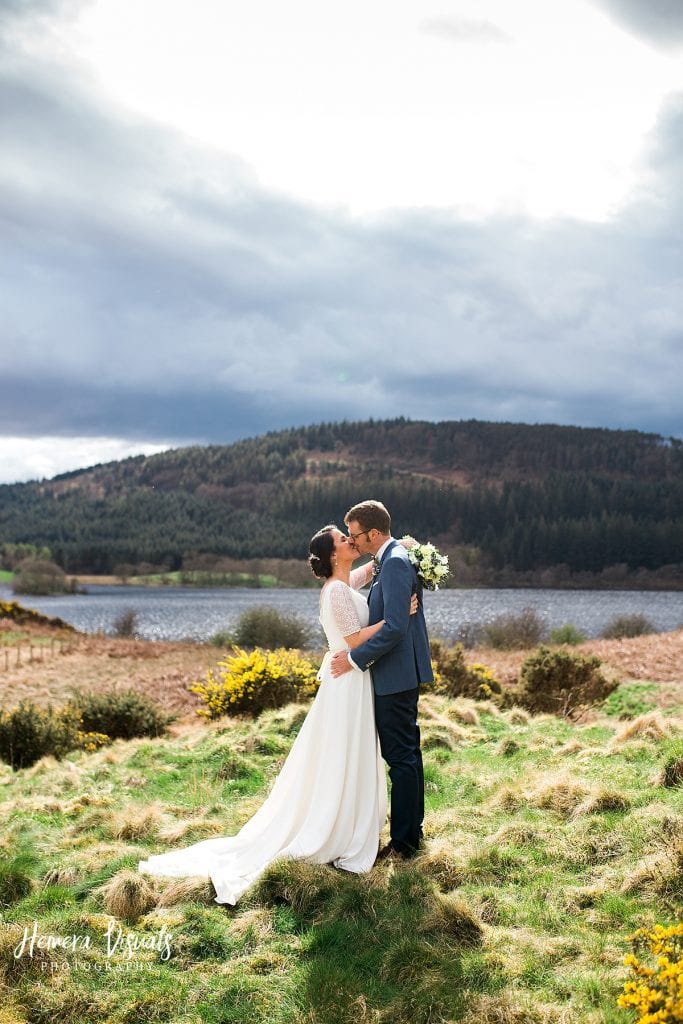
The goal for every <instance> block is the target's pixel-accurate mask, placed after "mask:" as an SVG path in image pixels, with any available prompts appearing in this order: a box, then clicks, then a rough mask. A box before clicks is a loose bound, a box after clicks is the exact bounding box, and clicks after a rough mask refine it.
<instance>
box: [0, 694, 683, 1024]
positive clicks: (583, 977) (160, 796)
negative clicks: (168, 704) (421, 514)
mask: <svg viewBox="0 0 683 1024" xmlns="http://www.w3.org/2000/svg"><path fill="white" fill-rule="evenodd" d="M304 711H305V709H302V708H301V707H299V706H295V705H292V706H290V707H289V708H286V709H283V710H282V711H279V712H268V713H266V714H264V715H263V716H262V717H261V719H260V720H258V721H257V722H255V723H254V722H251V721H246V720H221V721H219V722H216V723H211V724H199V723H197V724H194V723H190V724H186V725H182V726H179V727H178V728H177V730H176V734H175V735H173V736H171V737H170V738H166V739H157V740H134V741H128V742H123V741H117V742H116V743H114V744H113V746H111V747H109V748H104V749H102V750H100V751H98V752H96V753H94V754H85V753H74V754H71V755H69V756H68V757H67V758H66V759H65V760H64V761H62V762H56V761H54V760H52V759H44V760H42V761H40V762H38V763H37V764H36V765H34V766H33V767H32V768H30V769H25V770H23V771H20V772H17V773H15V774H14V775H12V774H11V772H10V771H9V769H3V768H2V767H0V783H2V784H1V785H0V801H1V804H0V807H1V808H2V815H3V820H4V825H3V830H2V839H1V840H0V850H1V853H2V859H1V860H0V901H3V902H4V909H3V911H2V915H3V916H2V925H0V979H1V980H2V981H3V982H4V985H5V986H7V987H5V988H3V989H0V993H1V998H2V999H3V1000H4V1006H5V1009H4V1010H0V1020H2V1022H3V1024H10V1022H12V1024H20V1022H21V1024H24V1022H30V1024H42V1022H45V1024H47V1022H48V1021H50V1022H51V1021H55V1020H59V1021H60V1022H61V1024H72V1022H73V1024H82V1022H84V1021H95V1020H97V1021H99V1022H101V1024H143V1022H146V1021H150V1022H152V1021H154V1022H166V1021H169V1022H171V1021H172V1022H174V1024H199V1022H207V1024H219V1022H221V1024H223V1022H243V1024H357V1022H361V1024H362V1022H368V1024H369V1022H380V1024H437V1022H440V1021H453V1022H455V1021H466V1022H468V1024H475V1022H477V1024H494V1022H498V1024H500V1022H502V1024H573V1022H576V1024H579V1022H581V1024H598V1022H600V1024H616V1022H623V1024H627V1022H628V1021H629V1020H632V1015H631V1014H629V1013H627V1012H625V1011H622V1010H619V1009H618V1008H617V1007H616V1006H615V998H616V996H617V994H618V993H619V991H620V990H621V987H622V985H623V982H624V979H625V977H626V973H627V972H626V969H625V968H624V966H623V963H622V961H623V956H624V954H625V953H626V952H627V951H628V949H629V946H628V943H627V936H628V935H629V934H630V933H631V932H632V931H633V930H634V929H635V928H637V927H641V926H643V925H650V924H654V923H656V922H660V923H668V922H671V921H673V920H674V918H675V915H676V913H677V908H680V902H681V897H682V896H683V847H682V846H681V842H682V839H681V836H682V835H683V789H681V788H680V787H678V788H666V787H664V786H663V785H662V782H661V769H662V766H663V763H664V760H665V758H666V753H667V750H668V749H670V744H671V742H672V740H671V738H670V737H671V736H673V735H674V733H675V732H676V730H679V731H680V729H681V722H680V720H679V721H678V723H676V720H675V719H674V718H673V717H671V716H670V715H669V716H666V715H662V714H661V713H655V714H654V715H651V716H649V717H645V718H643V719H639V720H636V721H635V722H630V723H624V722H620V721H617V720H614V719H610V718H607V717H597V718H596V719H595V720H594V721H592V722H590V723H587V724H584V725H581V724H578V725H577V724H572V723H570V722H568V721H565V720H562V719H559V718H555V717H551V716H547V715H543V716H536V717H530V716H528V715H527V714H526V713H525V712H523V711H521V710H515V709H513V710H511V711H505V712H501V711H499V710H498V709H497V708H495V707H493V706H489V705H487V704H481V703H478V704H474V703H473V702H468V701H463V700H460V701H455V702H453V701H449V700H447V699H445V698H438V697H435V696H433V695H432V696H425V697H424V698H423V701H422V717H423V722H424V728H423V741H424V747H425V764H426V781H427V800H428V811H427V818H426V834H427V846H426V850H425V852H424V854H422V855H421V856H420V857H418V858H417V859H416V860H415V861H413V862H411V863H409V864H405V865H399V866H397V867H392V866H386V865H383V866H377V867H375V868H374V869H373V870H372V871H371V872H370V873H369V874H368V875H366V876H361V877H355V876H351V875H347V874H345V873H340V872H336V871H334V870H333V869H332V868H329V867H327V866H311V865H304V864H295V863H291V864H279V865H276V866H274V867H273V869H272V870H271V871H270V872H269V873H268V874H267V875H266V876H265V878H264V879H263V880H262V882H261V883H260V884H259V885H258V886H257V887H255V888H254V889H253V890H252V891H251V892H250V893H249V894H248V895H247V896H246V897H245V898H244V900H243V901H242V902H241V903H240V904H239V905H238V907H237V908H235V909H232V908H228V907H224V906H219V905H217V904H215V903H214V902H213V893H212V890H211V886H210V884H207V883H204V882H202V881H201V880H199V881H196V882H186V881H182V882H176V881H171V880H162V879H157V880H154V879H147V880H145V879H141V878H140V877H139V876H135V877H134V878H133V879H131V875H130V872H131V870H133V871H134V869H135V867H136V865H137V862H138V860H139V859H141V858H143V857H145V856H146V855H147V854H148V853H153V852H161V851H163V850H166V849H169V848H171V847H173V846H177V845H188V844H189V843H192V842H195V841H197V840H199V839H201V838H205V837H208V836H213V835H220V834H223V833H231V832H233V831H235V830H237V829H238V828H239V827H240V825H241V824H242V823H243V822H245V821H246V820H247V819H248V818H249V816H250V815H251V814H252V813H253V811H254V810H255V809H256V808H257V807H258V806H259V804H260V802H261V801H262V799H263V797H264V794H265V793H266V792H267V790H268V787H269V785H270V783H271V782H272V779H273V777H274V775H275V773H276V772H277V770H278V767H279V765H280V764H281V763H282V760H283V758H284V757H285V756H286V753H287V751H288V749H289V747H290V745H291V742H292V740H293V737H294V735H295V734H296V731H297V729H298V727H299V725H300V723H301V720H302V716H303V714H304ZM136 904H137V906H136ZM126 914H128V917H126ZM34 921H35V922H37V929H38V932H39V933H41V934H43V935H46V934H48V933H49V934H52V935H59V936H62V937H64V936H72V935H75V936H81V937H87V938H88V939H89V948H82V947H83V939H82V938H81V940H80V948H77V949H64V948H60V949H54V950H47V949H42V950H39V949H37V948H36V950H35V955H34V957H33V958H31V957H30V956H29V955H28V954H27V953H26V952H25V951H24V953H22V955H21V956H20V957H19V958H18V959H17V958H15V957H14V956H13V954H12V950H13V949H14V948H15V947H16V946H17V944H18V943H20V942H21V941H22V936H23V934H24V929H25V928H27V927H28V928H29V931H30V930H31V929H32V928H33V922H34ZM119 927H120V929H121V930H120V931H119V930H118V929H119ZM107 934H109V936H110V941H111V940H112V938H113V939H114V940H116V939H117V937H118V938H119V940H120V942H119V945H118V946H117V947H116V948H115V949H114V951H113V952H112V954H111V955H108V950H107ZM126 942H127V944H128V945H127V948H126ZM134 947H137V948H134ZM165 950H166V951H167V952H168V953H169V954H170V955H166V952H165ZM128 951H130V956H129V955H128Z"/></svg>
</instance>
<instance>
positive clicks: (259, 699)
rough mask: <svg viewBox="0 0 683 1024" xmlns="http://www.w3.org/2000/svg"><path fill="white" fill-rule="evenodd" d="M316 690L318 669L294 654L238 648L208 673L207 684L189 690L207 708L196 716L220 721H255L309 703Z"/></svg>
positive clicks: (194, 686) (199, 684)
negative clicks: (232, 718) (238, 718)
mask: <svg viewBox="0 0 683 1024" xmlns="http://www.w3.org/2000/svg"><path fill="white" fill-rule="evenodd" d="M317 687H318V680H317V674H316V670H315V668H314V667H313V666H312V664H311V663H310V661H307V660H306V659H305V658H302V657H301V656H300V655H298V654H295V653H294V652H293V651H288V650H286V649H285V648H280V649H278V650H274V651H267V650H265V651H264V650H261V649H260V648H256V649H255V650H253V651H250V652H247V651H244V650H241V649H240V648H239V647H238V648H236V651H235V654H233V655H230V656H228V657H227V658H224V659H223V661H219V662H218V665H217V668H216V671H215V672H214V670H213V669H209V670H208V672H207V673H206V682H205V683H195V684H194V685H193V686H191V687H190V690H191V692H192V693H196V694H197V696H198V697H199V698H200V700H202V701H203V702H204V704H205V705H206V707H203V708H199V710H198V711H197V714H199V715H202V716H203V717H205V718H220V717H221V716H222V715H241V714H248V715H253V716H254V717H256V716H257V715H259V714H260V713H261V712H262V711H265V710H266V708H279V707H282V706H283V705H284V704H289V703H291V702H292V701H301V700H308V699H309V698H310V697H312V696H313V694H314V693H315V692H316V689H317Z"/></svg>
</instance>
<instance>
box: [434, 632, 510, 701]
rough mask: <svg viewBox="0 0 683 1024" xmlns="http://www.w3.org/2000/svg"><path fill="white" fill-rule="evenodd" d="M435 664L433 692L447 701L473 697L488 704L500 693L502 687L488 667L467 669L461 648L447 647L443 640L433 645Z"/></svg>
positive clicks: (457, 645)
mask: <svg viewBox="0 0 683 1024" xmlns="http://www.w3.org/2000/svg"><path fill="white" fill-rule="evenodd" d="M430 653H431V656H432V663H433V665H434V667H435V668H436V672H435V682H434V687H433V689H434V691H435V692H436V693H443V694H444V695H445V696H447V697H471V698H473V699H474V700H489V699H490V698H491V697H492V696H493V695H494V694H499V693H500V692H501V687H500V683H499V682H498V681H497V680H496V679H495V678H494V676H493V673H492V672H491V670H490V669H488V668H487V667H486V666H485V665H479V664H476V665H467V664H466V663H465V650H464V647H463V645H462V644H456V645H455V646H454V647H446V646H444V644H442V643H441V641H440V640H432V642H431V644H430Z"/></svg>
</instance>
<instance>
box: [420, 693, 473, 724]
mask: <svg viewBox="0 0 683 1024" xmlns="http://www.w3.org/2000/svg"><path fill="white" fill-rule="evenodd" d="M423 703H424V702H423ZM444 714H445V715H446V717H447V718H450V719H451V720H452V721H454V722H459V723H460V725H479V722H480V718H479V712H478V710H477V707H476V705H475V703H474V701H468V700H465V699H464V698H463V699H459V700H456V701H454V702H453V704H451V705H450V706H448V707H446V709H445V711H444Z"/></svg>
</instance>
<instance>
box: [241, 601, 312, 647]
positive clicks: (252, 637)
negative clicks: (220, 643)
mask: <svg viewBox="0 0 683 1024" xmlns="http://www.w3.org/2000/svg"><path fill="white" fill-rule="evenodd" d="M308 639H309V637H308V627H307V625H306V623H304V622H302V621H301V620H300V619H298V618H296V616H292V615H282V614H281V613H280V612H279V611H278V610H277V608H270V607H268V606H267V605H258V606H257V607H255V608H249V609H247V611H245V612H243V613H242V615H241V616H240V618H239V622H238V623H237V626H236V627H235V633H234V637H233V640H234V643H235V644H236V645H237V646H239V647H265V648H266V649H267V650H269V651H274V650H275V649H276V648H278V647H288V648H302V647H306V646H307V644H308Z"/></svg>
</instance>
